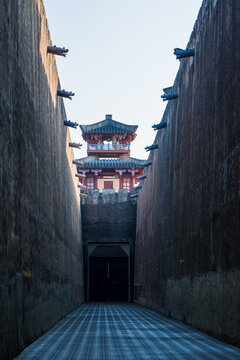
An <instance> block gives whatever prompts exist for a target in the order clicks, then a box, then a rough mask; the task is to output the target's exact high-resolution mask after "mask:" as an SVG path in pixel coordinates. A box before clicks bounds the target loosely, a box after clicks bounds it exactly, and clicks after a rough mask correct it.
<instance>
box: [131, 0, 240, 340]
mask: <svg viewBox="0 0 240 360" xmlns="http://www.w3.org/2000/svg"><path fill="white" fill-rule="evenodd" d="M239 17H240V2H239V1H236V0H229V1H225V0H218V1H217V0H214V1H213V0H205V1H203V5H202V8H201V11H200V13H199V16H198V20H197V23H196V24H195V27H194V30H193V33H192V36H191V38H190V41H189V44H188V48H192V47H193V48H195V56H194V57H192V58H188V59H185V60H183V61H182V62H181V64H180V69H179V72H178V74H177V77H176V80H175V83H174V91H175V90H176V91H177V92H178V94H179V98H178V99H177V100H172V101H170V102H169V103H168V105H167V107H166V111H165V113H164V116H163V121H166V122H167V128H164V129H162V130H160V131H158V133H157V135H156V139H155V143H157V144H158V150H154V151H152V153H151V154H150V157H149V159H150V160H152V166H151V167H149V168H148V169H147V170H146V174H147V178H146V180H144V181H143V188H142V190H141V192H140V196H139V198H138V206H137V230H136V231H137V232H136V263H135V280H134V284H135V302H137V303H139V304H142V305H145V306H147V307H150V308H153V309H156V310H158V311H159V312H161V313H163V314H165V315H168V316H171V317H173V318H175V319H177V320H180V321H182V322H185V323H187V324H189V325H191V326H193V327H196V328H198V329H201V330H203V331H205V332H207V333H209V334H211V335H213V336H215V337H218V338H220V339H223V340H225V341H228V342H230V343H232V344H235V345H238V346H240V331H239V325H240V308H239V304H240V270H239V267H240V243H239V240H240V216H239V209H240V171H239V165H240V162H239V159H240V122H239V114H240V102H239V98H240V86H239V79H240V67H239V64H240V47H239V38H240V22H239ZM183 21H184V19H183ZM176 46H177V44H176ZM163 85H164V84H163ZM166 85H171V84H166ZM149 125H151V124H149Z"/></svg>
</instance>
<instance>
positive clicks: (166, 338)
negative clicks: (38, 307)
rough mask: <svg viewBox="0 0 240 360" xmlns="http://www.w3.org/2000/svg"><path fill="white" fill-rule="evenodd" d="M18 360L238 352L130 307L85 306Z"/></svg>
mask: <svg viewBox="0 0 240 360" xmlns="http://www.w3.org/2000/svg"><path fill="white" fill-rule="evenodd" d="M15 359H18V360H23V359H24V360H25V359H34V360H36V359H38V360H168V359H171V360H200V359H201V360H222V359H229V360H239V359H240V349H238V348H235V347H233V346H230V345H227V344H224V343H222V342H220V341H217V340H215V339H213V338H211V337H209V336H207V335H205V334H203V333H200V332H198V331H195V330H193V329H191V328H189V327H188V326H186V325H184V324H181V323H179V322H176V321H174V320H171V319H169V318H167V317H165V316H161V315H159V314H158V313H156V312H154V311H151V310H148V309H145V308H143V307H140V306H137V305H133V304H128V303H126V304H125V303H112V304H111V303H110V304H106V303H90V304H84V305H82V306H80V307H79V308H77V309H76V310H74V311H73V312H72V313H70V314H69V315H67V316H66V317H65V318H64V319H63V320H62V321H60V322H59V323H58V324H57V325H55V326H54V327H53V328H52V329H51V330H50V331H48V332H47V333H46V334H45V335H43V336H42V337H40V338H39V339H38V340H37V341H35V342H34V343H33V344H32V345H30V346H29V347H28V348H26V349H25V351H24V352H22V354H20V355H19V356H18V357H17V358H15Z"/></svg>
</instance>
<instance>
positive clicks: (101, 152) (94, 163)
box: [76, 115, 145, 192]
mask: <svg viewBox="0 0 240 360" xmlns="http://www.w3.org/2000/svg"><path fill="white" fill-rule="evenodd" d="M80 128H81V130H82V136H83V139H84V140H85V141H86V142H87V155H88V156H87V157H85V158H81V159H77V160H76V163H77V164H79V165H77V171H78V173H79V174H82V175H84V176H85V177H84V178H83V179H82V184H83V185H84V186H86V187H87V189H88V190H94V189H99V192H102V191H103V190H104V189H115V192H118V190H119V189H127V190H128V192H131V191H132V188H133V187H134V185H135V184H136V183H137V182H138V181H137V179H136V177H137V176H140V175H141V174H142V172H143V166H142V164H143V163H144V162H145V160H139V159H135V158H131V157H130V146H131V142H132V141H133V140H134V139H135V138H136V130H137V128H138V126H137V125H127V124H123V123H120V122H118V121H115V120H113V119H112V115H106V118H105V120H102V121H99V122H97V123H95V124H92V125H80ZM80 164H81V165H80Z"/></svg>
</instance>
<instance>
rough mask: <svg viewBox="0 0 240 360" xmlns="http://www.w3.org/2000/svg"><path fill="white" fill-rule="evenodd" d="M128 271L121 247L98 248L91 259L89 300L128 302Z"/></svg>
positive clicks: (126, 257)
mask: <svg viewBox="0 0 240 360" xmlns="http://www.w3.org/2000/svg"><path fill="white" fill-rule="evenodd" d="M128 271H129V270H128V256H127V255H126V253H125V252H124V251H123V250H122V249H121V247H120V246H98V247H97V248H96V249H95V250H94V252H93V253H92V254H91V255H90V257H89V300H90V301H108V302H110V301H128V278H129V276H128Z"/></svg>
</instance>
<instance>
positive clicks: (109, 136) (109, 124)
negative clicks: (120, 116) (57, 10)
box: [80, 114, 138, 158]
mask: <svg viewBox="0 0 240 360" xmlns="http://www.w3.org/2000/svg"><path fill="white" fill-rule="evenodd" d="M80 128H81V130H82V136H83V139H84V140H85V141H86V142H87V154H88V155H89V156H91V155H94V156H97V157H100V158H103V157H107V158H118V157H119V156H122V155H127V156H130V144H131V142H132V141H133V140H134V139H135V137H136V130H137V128H138V126H137V125H127V124H123V123H120V122H118V121H115V120H113V119H112V115H109V114H108V115H106V118H105V120H102V121H99V122H97V123H95V124H91V125H80Z"/></svg>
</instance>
